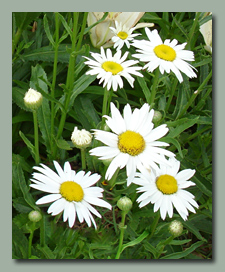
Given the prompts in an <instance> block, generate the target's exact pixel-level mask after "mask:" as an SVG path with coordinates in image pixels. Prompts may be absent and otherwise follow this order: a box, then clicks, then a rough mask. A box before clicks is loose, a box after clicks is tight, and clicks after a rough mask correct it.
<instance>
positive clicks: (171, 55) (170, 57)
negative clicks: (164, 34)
mask: <svg viewBox="0 0 225 272" xmlns="http://www.w3.org/2000/svg"><path fill="white" fill-rule="evenodd" d="M154 52H155V54H156V56H157V57H158V58H160V59H163V60H167V61H174V60H175V58H176V51H175V50H174V49H173V48H172V47H170V46H168V45H165V44H160V45H157V46H156V47H155V48H154Z"/></svg>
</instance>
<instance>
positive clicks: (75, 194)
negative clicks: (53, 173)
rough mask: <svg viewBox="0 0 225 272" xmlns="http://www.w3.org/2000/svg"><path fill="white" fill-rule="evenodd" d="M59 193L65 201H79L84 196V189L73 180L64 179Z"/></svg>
mask: <svg viewBox="0 0 225 272" xmlns="http://www.w3.org/2000/svg"><path fill="white" fill-rule="evenodd" d="M59 190H60V194H61V195H62V197H64V198H65V199H66V200H67V201H70V202H71V201H76V202H79V201H81V200H82V199H83V197H84V191H83V189H82V187H81V186H80V185H79V184H77V183H76V182H74V181H65V182H63V183H62V184H61V186H60V189H59Z"/></svg>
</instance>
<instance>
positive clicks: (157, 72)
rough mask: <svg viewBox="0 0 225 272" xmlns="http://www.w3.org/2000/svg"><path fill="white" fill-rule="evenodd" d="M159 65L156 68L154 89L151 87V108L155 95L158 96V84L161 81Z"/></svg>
mask: <svg viewBox="0 0 225 272" xmlns="http://www.w3.org/2000/svg"><path fill="white" fill-rule="evenodd" d="M159 73H160V71H159V67H158V68H157V69H156V70H155V77H154V79H153V85H152V89H151V97H150V106H151V108H152V107H153V105H154V100H155V96H156V90H157V84H158V81H159Z"/></svg>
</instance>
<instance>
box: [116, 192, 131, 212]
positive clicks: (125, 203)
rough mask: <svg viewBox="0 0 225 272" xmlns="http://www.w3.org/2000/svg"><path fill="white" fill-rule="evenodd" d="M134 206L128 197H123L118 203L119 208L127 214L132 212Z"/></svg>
mask: <svg viewBox="0 0 225 272" xmlns="http://www.w3.org/2000/svg"><path fill="white" fill-rule="evenodd" d="M132 206H133V203H132V201H131V200H130V198H128V197H127V196H123V197H121V198H120V199H119V200H118V201H117V207H118V208H120V210H122V211H124V212H126V213H128V212H129V211H130V210H131V208H132Z"/></svg>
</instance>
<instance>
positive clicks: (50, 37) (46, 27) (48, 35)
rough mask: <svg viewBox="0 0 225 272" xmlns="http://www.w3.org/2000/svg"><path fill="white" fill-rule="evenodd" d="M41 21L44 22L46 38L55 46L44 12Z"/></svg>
mask: <svg viewBox="0 0 225 272" xmlns="http://www.w3.org/2000/svg"><path fill="white" fill-rule="evenodd" d="M43 22H44V29H45V33H46V35H47V37H48V40H49V41H50V43H51V44H52V46H53V47H54V46H55V41H54V39H53V37H52V34H51V32H50V29H49V25H48V19H47V15H46V14H45V15H44V18H43Z"/></svg>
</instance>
